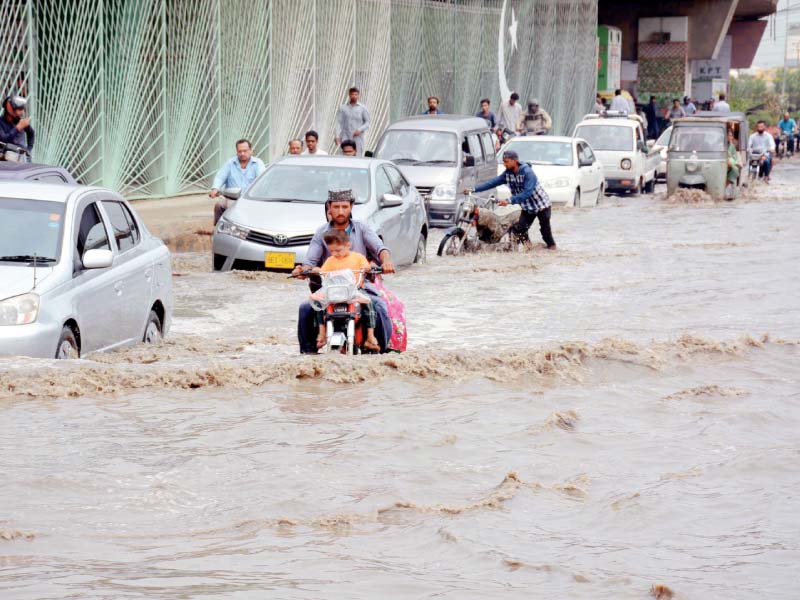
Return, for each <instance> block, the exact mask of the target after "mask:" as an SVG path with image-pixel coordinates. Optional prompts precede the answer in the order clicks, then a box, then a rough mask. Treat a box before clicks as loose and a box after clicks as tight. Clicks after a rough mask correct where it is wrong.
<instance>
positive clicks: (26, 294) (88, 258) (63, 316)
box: [0, 182, 172, 358]
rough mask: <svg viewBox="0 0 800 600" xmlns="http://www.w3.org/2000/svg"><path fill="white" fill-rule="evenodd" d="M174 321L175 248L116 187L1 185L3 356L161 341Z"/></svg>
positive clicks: (68, 354) (78, 352)
mask: <svg viewBox="0 0 800 600" xmlns="http://www.w3.org/2000/svg"><path fill="white" fill-rule="evenodd" d="M171 320H172V268H171V266H170V253H169V250H168V249H167V247H166V246H165V245H164V244H163V242H162V241H161V240H160V239H158V238H156V237H155V236H153V235H152V234H151V233H150V232H149V231H148V230H147V227H145V225H144V223H142V221H141V220H139V218H138V216H137V215H136V212H135V211H134V210H133V208H132V207H131V206H130V205H129V204H128V203H127V202H126V201H125V200H124V199H123V198H122V197H121V196H120V195H119V194H116V193H114V192H112V191H110V190H105V189H102V188H95V187H84V186H75V185H55V184H49V183H37V182H13V183H6V182H0V356H8V355H11V356H32V357H39V358H53V357H55V358H79V357H81V356H85V355H87V354H89V353H91V352H97V351H100V350H108V349H110V348H114V347H117V346H121V345H124V344H134V343H137V342H142V341H144V342H149V343H155V342H158V341H160V340H161V338H162V336H163V335H164V334H165V333H166V332H167V330H168V329H169V326H170V323H171Z"/></svg>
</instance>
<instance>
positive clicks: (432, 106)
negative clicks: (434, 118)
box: [420, 96, 442, 115]
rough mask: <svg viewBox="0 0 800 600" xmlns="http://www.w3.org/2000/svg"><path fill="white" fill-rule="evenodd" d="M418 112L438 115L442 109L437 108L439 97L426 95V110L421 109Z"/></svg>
mask: <svg viewBox="0 0 800 600" xmlns="http://www.w3.org/2000/svg"><path fill="white" fill-rule="evenodd" d="M420 114H423V115H440V114H442V111H440V110H439V98H437V97H436V96H428V110H423V111H422V112H421V113H420Z"/></svg>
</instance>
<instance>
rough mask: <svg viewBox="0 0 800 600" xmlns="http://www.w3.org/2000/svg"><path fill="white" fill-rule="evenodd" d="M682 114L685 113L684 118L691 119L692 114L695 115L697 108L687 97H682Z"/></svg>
mask: <svg viewBox="0 0 800 600" xmlns="http://www.w3.org/2000/svg"><path fill="white" fill-rule="evenodd" d="M683 112H685V113H686V116H688V117H691V116H692V115H693V114H695V113H697V107H696V106H695V105H694V102H692V99H691V98H689V96H684V97H683Z"/></svg>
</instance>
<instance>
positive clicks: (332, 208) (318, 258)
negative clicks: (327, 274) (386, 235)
mask: <svg viewBox="0 0 800 600" xmlns="http://www.w3.org/2000/svg"><path fill="white" fill-rule="evenodd" d="M354 202H355V197H354V196H353V192H352V190H341V191H338V192H337V191H329V192H328V201H327V202H325V214H326V215H327V217H328V223H326V224H325V225H323V226H322V227H320V228H319V229H318V230H317V231H316V233H315V234H314V237H313V238H312V239H311V242H310V243H309V245H308V251H307V252H306V257H305V259H304V260H303V264H302V265H297V266H296V267H295V269H294V271H292V274H293V275H295V276H299V275H300V274H301V273H302V272H303V271H304V270H306V269H308V268H310V267H321V266H322V263H324V262H325V259H326V258H328V256H330V252H329V251H328V246H326V245H325V240H324V239H323V238H324V237H325V233H326V232H327V231H330V230H331V229H341V230H343V231H346V232H347V236H348V237H349V238H350V247H351V249H352V250H353V252H358V253H359V254H363V255H364V256H366V257H367V259H368V260H369V261H370V262H374V263H376V264H380V265H381V266H382V267H383V272H384V273H394V263H393V262H392V255H391V252H389V249H388V248H387V247H386V246H384V245H383V241H381V238H379V237H378V235H377V234H376V233H375V232H374V231H373V230H372V229H371V228H370V226H369V225H367V224H366V223H362V222H361V221H355V220H353V217H352V211H353V203H354ZM312 283H313V282H312ZM316 288H318V285H317V286H312V288H311V289H312V291H315V289H316ZM364 291H365V292H366V293H367V295H368V296H369V297H370V300H372V304H373V305H374V306H375V313H376V314H375V316H376V317H377V322H376V323H375V337H376V338H378V344H379V345H380V347H381V352H385V351H386V348H387V346H388V345H389V340H390V339H391V337H392V321H391V319H389V309H388V307H387V306H386V302H385V301H384V300H383V298H381V297H380V295H379V294H378V291H377V290H376V289H375V288H374V287H372V285H371V284H369V283H367V284H366V285H365V286H364ZM318 333H319V329H318V328H317V325H316V323H315V321H314V309H313V308H312V307H311V304H310V303H309V302H303V303H302V304H301V305H300V312H299V315H298V319H297V339H298V341H299V342H300V352H301V353H303V354H316V353H317V341H316V340H317V334H318Z"/></svg>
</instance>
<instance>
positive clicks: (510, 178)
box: [475, 150, 557, 250]
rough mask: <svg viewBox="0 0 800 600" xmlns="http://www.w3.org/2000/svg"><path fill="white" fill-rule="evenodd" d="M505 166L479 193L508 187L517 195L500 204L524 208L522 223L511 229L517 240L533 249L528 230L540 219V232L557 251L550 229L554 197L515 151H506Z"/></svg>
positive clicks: (549, 247) (521, 217)
mask: <svg viewBox="0 0 800 600" xmlns="http://www.w3.org/2000/svg"><path fill="white" fill-rule="evenodd" d="M503 165H504V166H505V168H506V170H505V172H504V173H502V174H500V175H498V176H497V177H495V178H493V179H490V180H489V181H487V182H485V183H482V184H480V185H478V186H477V187H476V188H475V191H476V192H485V191H486V190H491V189H492V188H496V187H497V186H498V185H503V184H505V185H507V186H508V187H509V188H510V189H511V193H512V194H513V195H512V196H511V198H510V200H500V201H499V202H498V204H499V205H500V206H507V205H508V204H509V203H511V204H518V205H519V206H520V207H521V208H522V214H521V216H520V218H519V221H517V224H516V225H514V227H512V228H511V231H512V232H513V233H514V235H515V237H516V239H517V241H519V242H523V243H524V244H525V247H526V248H528V249H530V248H532V247H533V244H531V240H530V237H528V229H530V227H531V225H533V222H534V220H536V219H537V218H538V219H539V231H541V233H542V239H543V240H544V243H545V244H547V248H548V250H556V248H557V246H556V241H555V240H554V239H553V232H552V231H551V230H550V211H551V208H550V197H549V196H548V195H547V192H545V191H544V188H543V187H542V186H541V184H540V183H539V180H538V179H537V178H536V174H535V173H534V172H533V169H531V167H530V165H528V164H527V163H522V164H520V162H519V156H518V155H517V153H516V152H514V151H513V150H506V151H505V152H503Z"/></svg>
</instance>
